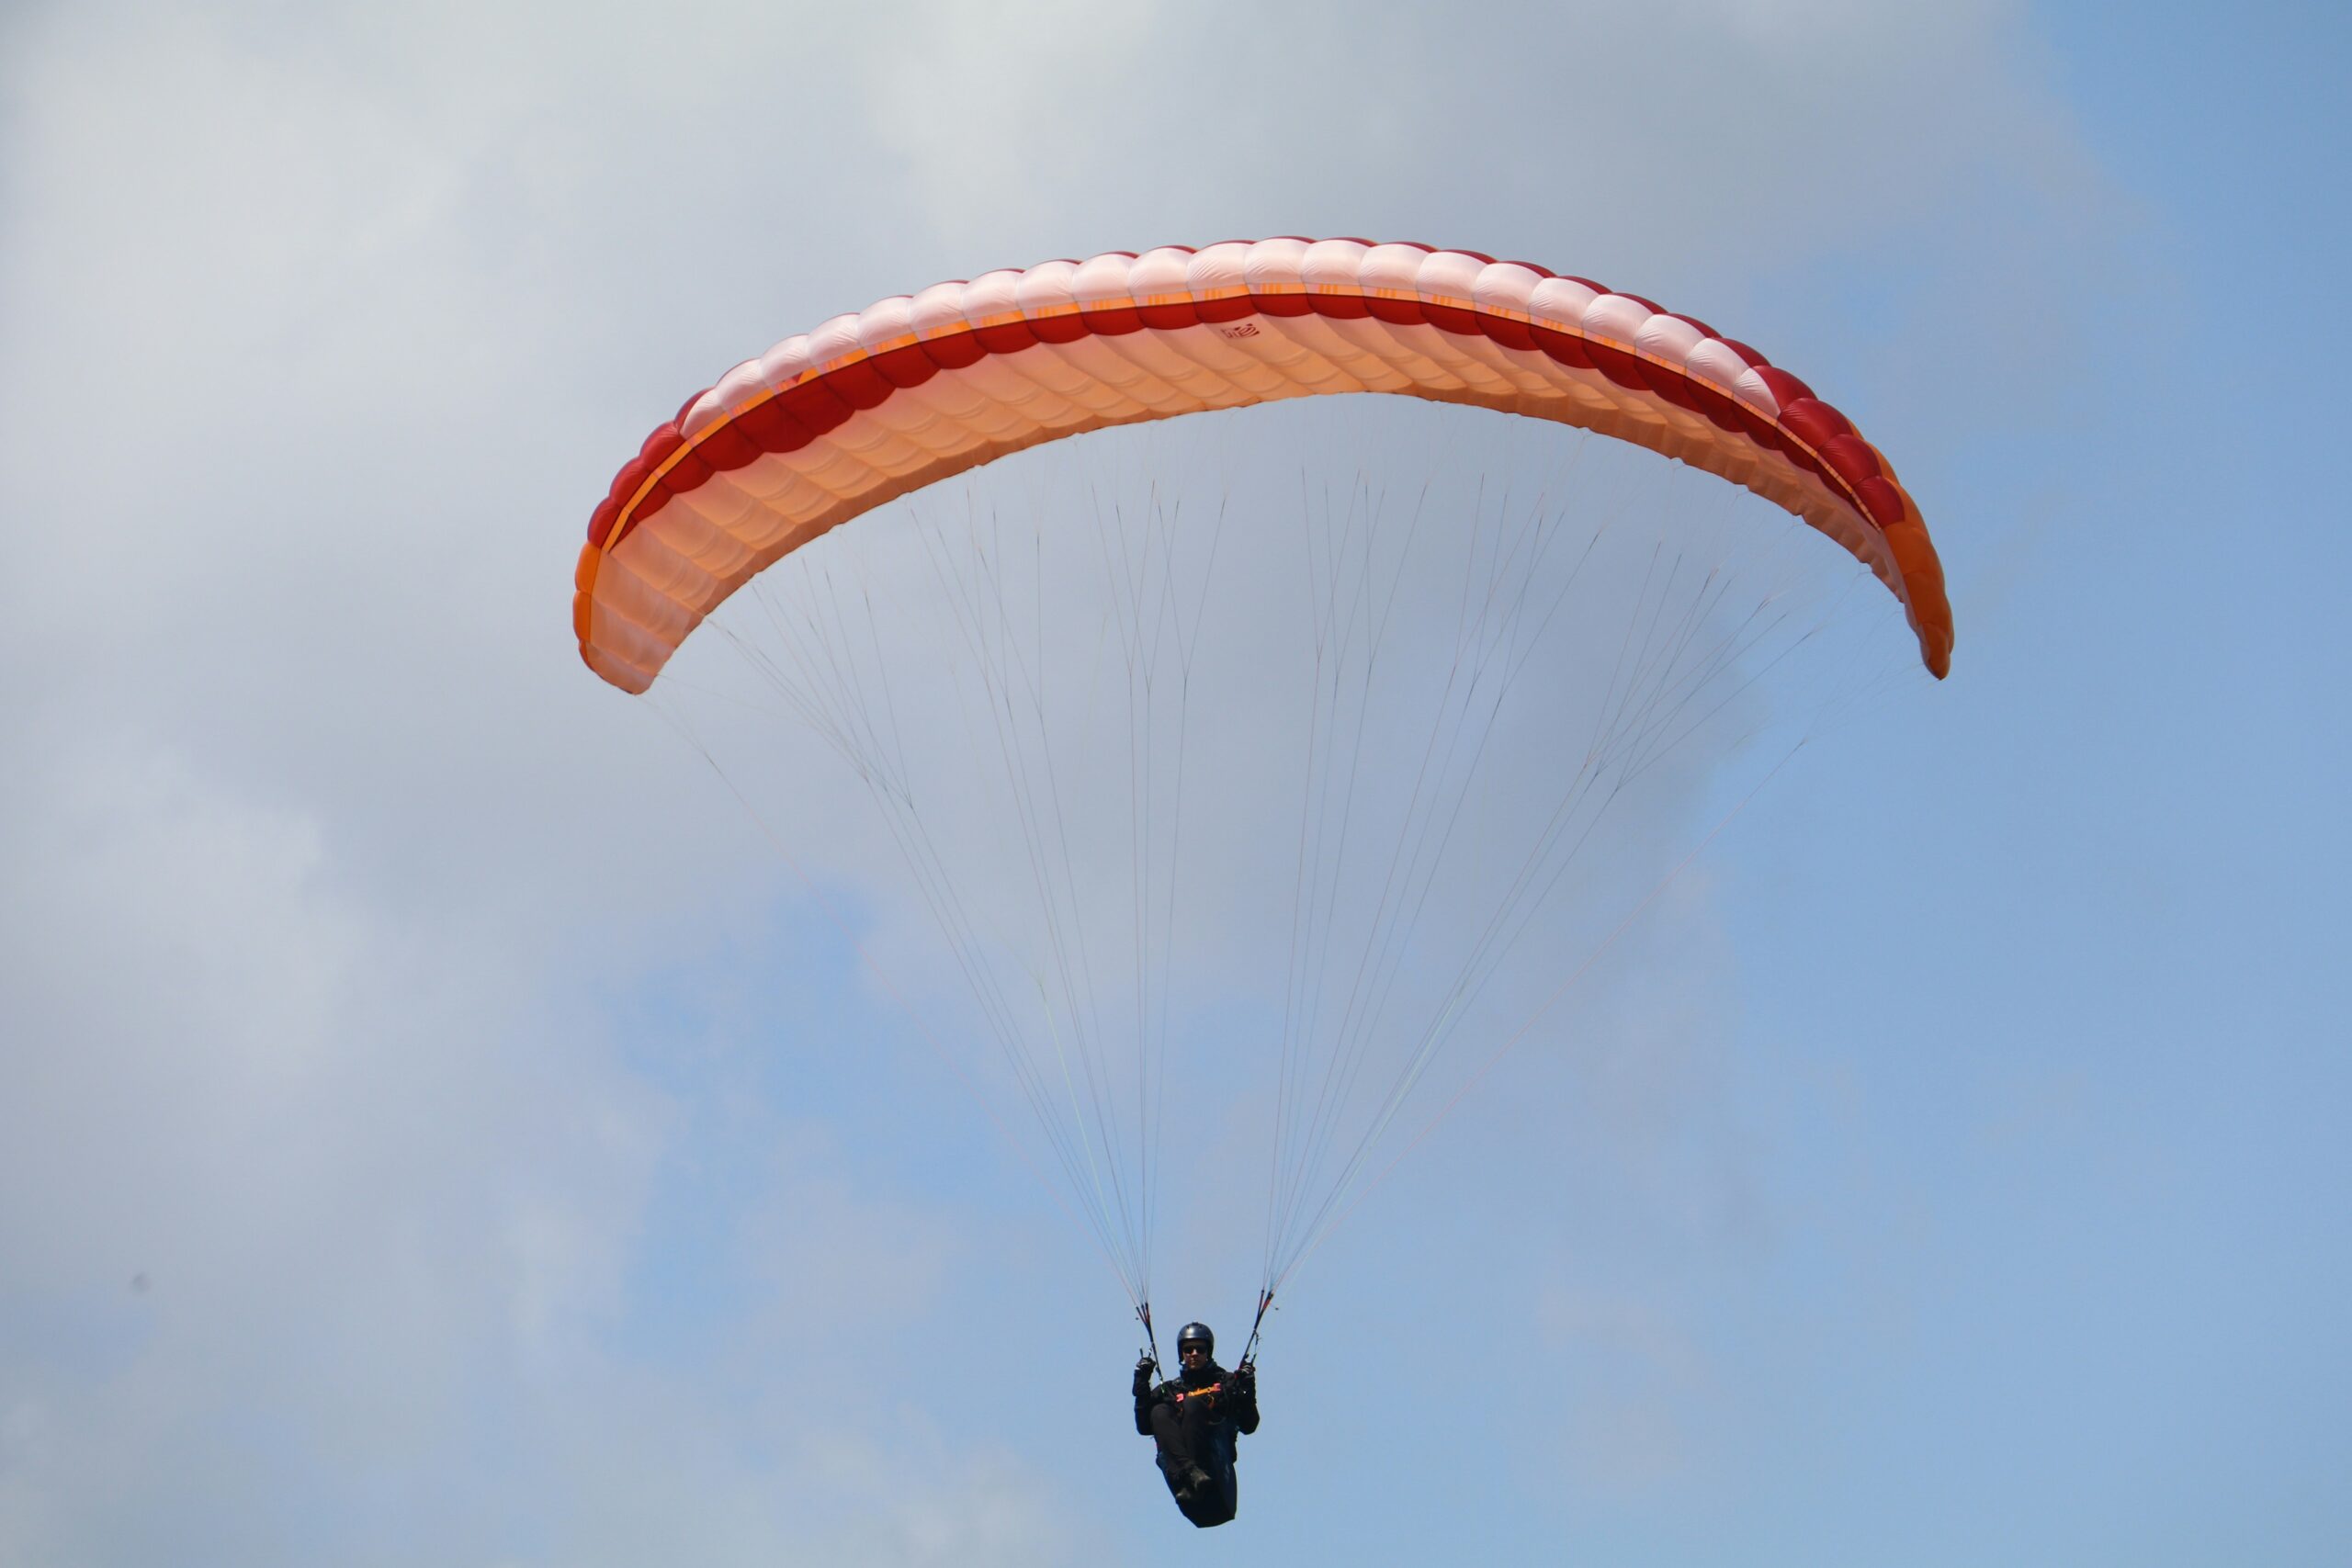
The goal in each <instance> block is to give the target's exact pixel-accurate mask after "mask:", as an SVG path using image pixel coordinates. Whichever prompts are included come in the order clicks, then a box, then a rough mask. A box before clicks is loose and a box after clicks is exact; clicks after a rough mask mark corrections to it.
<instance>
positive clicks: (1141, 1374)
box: [1135, 1356, 1159, 1399]
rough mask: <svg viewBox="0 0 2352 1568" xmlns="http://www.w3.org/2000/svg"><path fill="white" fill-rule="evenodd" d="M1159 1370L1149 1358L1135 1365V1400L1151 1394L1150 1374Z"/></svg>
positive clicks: (1155, 1363)
mask: <svg viewBox="0 0 2352 1568" xmlns="http://www.w3.org/2000/svg"><path fill="white" fill-rule="evenodd" d="M1156 1371H1159V1362H1158V1361H1155V1360H1153V1359H1151V1358H1150V1357H1149V1356H1146V1357H1145V1358H1144V1359H1141V1360H1139V1361H1137V1362H1136V1382H1135V1395H1136V1398H1137V1399H1141V1398H1142V1397H1143V1396H1144V1395H1145V1394H1147V1393H1150V1392H1151V1374H1152V1373H1154V1372H1156Z"/></svg>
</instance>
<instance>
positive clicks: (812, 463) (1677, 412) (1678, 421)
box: [572, 239, 1952, 692]
mask: <svg viewBox="0 0 2352 1568" xmlns="http://www.w3.org/2000/svg"><path fill="white" fill-rule="evenodd" d="M1329 392H1394V393H1400V394H1403V395H1405V396H1408V397H1418V398H1428V399H1431V400H1437V401H1442V402H1454V403H1471V404H1476V405H1477V406H1479V407H1483V408H1491V409H1497V410H1500V411H1503V412H1510V413H1518V414H1525V415H1528V416H1530V417H1532V418H1537V419H1548V420H1553V421H1556V422H1557V423H1562V424H1570V425H1575V426H1577V427H1579V428H1582V429H1586V430H1591V431H1595V432H1598V433H1600V434H1604V435H1610V436H1614V437H1616V438H1618V439H1620V440H1624V441H1630V442H1634V443H1637V444H1639V445H1641V446H1646V447H1649V448H1650V449H1652V450H1654V451H1657V452H1660V453H1664V454H1665V455H1667V456H1668V457H1677V458H1679V459H1681V460H1682V461H1684V462H1686V463H1689V464H1691V465H1692V466H1693V467H1695V468H1704V469H1706V470H1708V471H1709V472H1711V473H1714V474H1717V475H1720V476H1722V477H1723V478H1724V479H1729V480H1731V481H1732V482H1734V483H1736V484H1741V485H1745V486H1746V487H1747V488H1748V489H1749V490H1752V491H1756V492H1757V493H1758V494H1759V495H1762V496H1764V497H1766V498H1767V499H1769V500H1770V501H1772V502H1775V503H1776V504H1778V505H1780V506H1781V507H1783V508H1785V509H1787V510H1788V511H1789V512H1791V513H1794V514H1795V515H1796V516H1798V517H1801V518H1803V519H1804V521H1805V522H1807V523H1809V524H1811V525H1813V526H1815V528H1818V529H1820V530H1821V531H1822V532H1823V533H1824V534H1826V535H1828V536H1830V537H1831V538H1833V539H1835V540H1837V541H1838V544H1840V545H1842V546H1844V547H1846V549H1848V550H1849V551H1850V552H1851V553H1852V554H1853V555H1854V557H1855V558H1857V559H1858V560H1860V561H1861V562H1862V563H1863V564H1864V565H1866V566H1868V567H1869V568H1870V569H1871V571H1873V572H1874V573H1876V574H1877V576H1878V577H1879V579H1880V580H1881V581H1883V582H1884V583H1885V584H1886V586H1887V588H1888V589H1889V590H1890V591H1891V592H1894V595H1895V597H1896V598H1897V599H1898V600H1900V601H1901V602H1902V604H1903V606H1904V609H1905V614H1906V615H1908V617H1909V619H1910V623H1911V626H1912V629H1913V630H1914V631H1915V632H1916V633H1917V636H1918V639H1919V651H1920V657H1921V658H1922V659H1923V660H1925V662H1926V664H1927V666H1928V669H1929V670H1930V671H1934V672H1935V673H1936V674H1937V675H1942V674H1943V673H1945V671H1947V670H1948V669H1949V667H1950V665H1951V640H1952V633H1951V607H1950V606H1949V604H1947V603H1946V601H1945V597H1944V589H1943V571H1942V568H1941V566H1940V565H1939V562H1938V560H1937V558H1936V551H1935V547H1934V545H1933V544H1932V542H1930V540H1929V539H1928V531H1927V527H1926V525H1924V524H1923V523H1922V522H1921V521H1920V517H1919V511H1918V508H1917V506H1916V505H1915V504H1914V503H1913V502H1912V500H1911V497H1910V495H1909V494H1908V492H1906V491H1905V490H1904V488H1903V486H1902V484H1901V483H1900V482H1899V481H1898V480H1897V479H1895V477H1894V470H1893V468H1891V467H1890V466H1889V465H1888V464H1887V462H1886V460H1885V458H1884V457H1883V456H1882V455H1881V454H1880V453H1879V451H1878V449H1877V448H1876V447H1874V446H1871V444H1870V443H1869V442H1867V441H1865V440H1864V439H1862V437H1861V436H1860V434H1858V433H1857V432H1856V431H1855V429H1854V427H1853V425H1852V424H1851V423H1849V422H1848V421H1847V419H1846V418H1845V416H1844V415H1842V414H1840V413H1839V412H1838V411H1837V410H1836V409H1834V408H1832V407H1830V406H1829V405H1828V404H1827V403H1826V402H1823V401H1822V400H1820V399H1818V398H1816V397H1815V396H1814V395H1813V391H1812V389H1810V388H1808V387H1807V386H1806V385H1805V384H1804V382H1803V381H1800V380H1798V379H1797V378H1795V377H1794V376H1792V375H1790V374H1788V373H1787V372H1786V371H1784V370H1781V369H1780V368H1778V367H1775V366H1773V365H1771V364H1770V363H1769V362H1767V361H1766V360H1765V358H1764V356H1763V355H1759V354H1758V353H1757V352H1756V351H1755V350H1753V349H1751V348H1748V347H1747V345H1745V344H1741V343H1738V342H1736V341H1735V340H1733V339H1730V338H1727V337H1724V336H1723V335H1722V334H1720V333H1717V332H1715V331H1714V330H1713V328H1712V327H1709V326H1707V325H1706V324H1705V323H1704V322H1702V321H1693V320H1691V318H1689V317H1687V316H1678V315H1674V314H1671V313H1670V312H1668V311H1665V310H1660V309H1658V307H1657V306H1656V305H1654V304H1653V303H1651V302H1650V301H1649V300H1647V299H1641V298H1639V297H1638V296H1635V295H1630V294H1618V293H1612V292H1611V291H1610V290H1608V289H1606V288H1603V287H1601V286H1600V284H1597V283H1594V282H1591V281H1590V280H1589V279H1585V278H1577V277H1563V276H1556V275H1555V274H1552V273H1550V272H1547V271H1545V270H1544V268H1542V267H1538V266H1532V265H1526V264H1524V263H1519V262H1498V261H1495V260H1493V259H1492V258H1490V257H1487V256H1483V255H1478V254H1475V253H1471V252H1464V251H1440V250H1432V249H1430V248H1429V247H1428V246H1425V245H1415V244H1377V245H1375V244H1370V243H1365V242H1363V241H1359V240H1321V241H1309V240H1303V239H1277V240H1261V241H1258V242H1256V243H1243V242H1238V241H1236V242H1229V243H1223V244H1216V245H1211V246H1209V247H1207V248H1206V249H1204V250H1199V251H1194V250H1190V249H1186V248H1184V247H1182V246H1169V247H1164V248H1162V249H1159V250H1154V251H1147V252H1145V253H1143V254H1139V255H1138V254H1129V253H1125V252H1114V253H1112V254H1105V255H1099V256H1095V257H1093V258H1091V260H1088V261H1084V262H1070V261H1057V262H1047V263H1046V264H1045V265H1040V266H1034V267H1031V268H1029V269H1027V270H1026V271H1001V272H991V273H987V274H984V275H982V276H979V277H977V278H973V279H971V280H970V281H968V282H955V283H943V284H939V285H937V286H935V287H933V288H926V289H924V290H923V291H922V293H920V294H916V295H911V296H909V295H899V296H895V297H893V298H891V299H884V300H882V301H880V302H879V303H877V304H875V305H873V306H870V307H868V308H867V309H866V310H862V311H859V312H858V313H857V314H855V315H849V316H836V317H834V318H833V319H832V320H831V321H826V322H824V323H823V324H822V325H820V326H819V327H817V328H816V329H815V330H814V331H812V332H809V333H804V334H802V335H799V336H797V337H790V338H786V340H785V341H784V342H783V343H780V344H777V345H776V346H775V348H773V349H771V350H769V351H768V352H767V353H766V354H764V355H761V356H760V357H759V358H757V359H754V360H747V361H745V362H744V363H743V364H741V365H739V366H737V367H735V368H734V369H733V370H731V371H729V373H728V374H727V376H726V377H725V378H722V379H721V380H720V381H719V383H718V385H717V386H715V387H713V388H711V389H709V390H707V391H706V392H703V393H701V394H699V395H697V396H696V397H695V398H693V399H691V400H689V401H688V402H687V403H686V405H685V407H684V408H683V409H681V410H680V411H679V413H678V416H677V418H676V419H674V420H673V421H672V422H670V423H667V424H664V425H662V427H661V428H660V429H658V430H656V431H655V432H654V433H653V434H651V435H650V436H649V437H647V438H646V441H645V444H644V446H643V447H642V448H641V449H640V450H639V453H638V456H637V457H635V458H634V459H633V460H631V461H630V462H629V463H628V465H627V466H625V467H624V468H622V469H621V471H620V473H619V474H618V475H617V476H616V478H615V479H614V480H613V484H612V489H611V491H610V493H609V494H608V495H607V496H606V498H605V502H603V504H601V505H600V506H598V507H597V509H596V512H595V514H594V518H593V519H592V520H591V523H590V525H589V530H588V543H587V545H586V547H584V548H583V549H582V551H581V554H580V565H579V570H578V571H577V573H576V575H575V579H574V581H575V588H576V592H575V594H574V598H573V603H572V624H573V629H574V631H575V632H576V634H577V635H578V637H579V639H580V652H581V657H582V659H584V660H587V662H588V665H589V667H590V668H591V669H593V670H594V671H596V672H597V673H598V674H599V675H601V676H603V677H604V678H605V680H607V681H609V682H612V683H613V684H614V685H616V686H618V687H620V688H622V689H623V690H625V691H629V692H642V691H644V690H645V689H646V688H647V687H648V686H650V684H651V683H652V682H653V680H654V677H655V676H657V675H659V674H660V673H661V671H662V665H663V664H664V663H666V662H667V661H668V660H669V658H670V656H671V655H672V654H673V653H674V652H675V651H676V650H677V648H678V645H679V644H680V643H681V642H683V641H684V639H685V637H687V635H688V634H690V633H691V632H692V631H693V630H694V629H695V626H698V625H700V624H701V622H702V619H703V617H704V616H706V615H709V614H710V613H711V611H713V610H714V609H716V608H717V607H718V605H719V604H720V603H722V602H723V601H724V600H725V599H726V598H727V596H728V595H729V594H730V593H732V592H734V591H735V590H736V589H738V588H740V587H741V586H742V584H743V583H744V582H745V581H748V580H749V579H750V578H752V576H753V575H755V574H756V573H758V572H759V571H761V570H763V569H764V568H765V567H767V566H768V565H769V564H770V563H771V562H773V561H775V560H776V559H777V558H780V557H783V556H785V555H786V554H788V553H790V552H791V551H793V550H795V549H797V548H799V547H801V546H802V545H805V544H807V543H808V542H809V541H810V540H811V539H814V538H816V537H818V536H820V535H822V534H824V533H825V532H827V531H828V530H830V529H831V528H833V527H835V526H837V525H840V524H842V523H844V522H847V521H848V520H849V519H851V518H853V517H855V516H857V515H858V514H859V513H863V512H867V511H870V510H872V509H873V508H875V507H876V506H879V505H881V504H882V503H884V502H888V501H890V500H892V499H894V498H895V497H898V496H900V495H904V494H906V493H907V492H909V491H914V490H918V489H921V488H922V486H924V485H928V484H931V483H933V482H934V481H936V480H939V479H945V478H947V477H949V476H951V475H954V474H956V473H960V472H962V471H964V470H966V469H967V468H975V467H978V465H980V464H982V463H986V462H989V461H991V460H992V459H994V458H997V457H1002V456H1004V455H1005V454H1007V453H1010V452H1017V451H1020V450H1021V449H1023V447H1028V446H1036V445H1038V444H1039V443H1041V442H1046V441H1051V440H1054V439H1056V438H1057V437H1060V436H1065V435H1077V434H1082V433H1084V432H1086V431H1090V430H1100V429H1103V428H1104V427H1106V426H1109V425H1114V424H1131V423H1138V422H1141V421H1145V420H1155V419H1168V418H1172V417H1174V416H1176V415H1179V414H1186V413H1198V412H1206V411H1208V410H1212V409H1228V408H1239V407H1242V406H1245V405H1247V404H1251V403H1261V402H1270V401H1272V400H1276V399H1280V398H1296V397H1309V396H1314V395H1317V394H1321V393H1329Z"/></svg>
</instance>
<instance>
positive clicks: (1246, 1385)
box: [1233, 1361, 1258, 1399]
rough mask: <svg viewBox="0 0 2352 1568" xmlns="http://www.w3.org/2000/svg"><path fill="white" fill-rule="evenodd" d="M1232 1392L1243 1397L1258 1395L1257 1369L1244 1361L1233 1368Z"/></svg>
mask: <svg viewBox="0 0 2352 1568" xmlns="http://www.w3.org/2000/svg"><path fill="white" fill-rule="evenodd" d="M1233 1392H1234V1393H1237V1394H1238V1395H1239V1396H1240V1397H1241V1398H1243V1399H1255V1398H1257V1397H1258V1369H1257V1368H1255V1367H1253V1366H1251V1365H1250V1363H1249V1362H1247V1361H1244V1362H1242V1363H1241V1365H1239V1366H1238V1367H1236V1368H1234V1369H1233Z"/></svg>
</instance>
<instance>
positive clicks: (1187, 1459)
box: [1151, 1400, 1238, 1529]
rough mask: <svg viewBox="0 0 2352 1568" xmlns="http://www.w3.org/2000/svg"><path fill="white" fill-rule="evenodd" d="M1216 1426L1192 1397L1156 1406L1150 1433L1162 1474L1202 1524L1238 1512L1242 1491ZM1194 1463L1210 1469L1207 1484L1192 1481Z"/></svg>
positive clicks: (1190, 1514)
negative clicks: (1222, 1450) (1202, 1485)
mask: <svg viewBox="0 0 2352 1568" xmlns="http://www.w3.org/2000/svg"><path fill="white" fill-rule="evenodd" d="M1213 1425H1214V1423H1212V1422H1211V1420H1210V1419H1209V1416H1208V1414H1207V1412H1206V1411H1204V1410H1203V1409H1201V1408H1199V1407H1198V1406H1197V1405H1195V1404H1193V1402H1192V1401H1190V1400H1187V1401H1185V1403H1184V1404H1182V1405H1176V1404H1155V1405H1153V1406H1152V1407H1151V1438H1152V1441H1153V1442H1154V1443H1155V1444H1157V1445H1158V1446H1159V1461H1158V1462H1159V1473H1160V1474H1162V1475H1164V1476H1166V1477H1167V1478H1168V1490H1169V1491H1170V1493H1172V1494H1174V1495H1175V1497H1176V1506H1177V1507H1179V1508H1181V1509H1182V1510H1183V1514H1184V1517H1186V1518H1188V1519H1190V1520H1192V1521H1193V1524H1195V1525H1197V1526H1199V1527H1200V1528H1201V1529H1207V1528H1208V1527H1210V1526H1211V1525H1221V1524H1224V1523H1225V1522H1226V1521H1227V1520H1228V1519H1230V1518H1232V1517H1233V1513H1234V1506H1235V1501H1236V1497H1235V1494H1236V1492H1237V1490H1238V1488H1237V1487H1236V1486H1235V1484H1234V1475H1233V1466H1232V1464H1231V1463H1230V1461H1227V1459H1226V1456H1225V1455H1224V1453H1222V1452H1221V1451H1220V1450H1221V1449H1222V1447H1223V1445H1221V1444H1219V1443H1218V1442H1217V1441H1216V1437H1215V1435H1214V1433H1213V1431H1212V1427H1213ZM1194 1466H1198V1467H1199V1468H1200V1469H1202V1470H1204V1471H1206V1472H1208V1476H1209V1484H1208V1485H1207V1486H1206V1487H1202V1488H1193V1487H1191V1486H1190V1485H1189V1484H1188V1482H1189V1480H1190V1478H1191V1475H1192V1472H1193V1467H1194Z"/></svg>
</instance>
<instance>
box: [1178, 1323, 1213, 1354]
mask: <svg viewBox="0 0 2352 1568" xmlns="http://www.w3.org/2000/svg"><path fill="white" fill-rule="evenodd" d="M1187 1345H1198V1346H1199V1347H1200V1348H1202V1349H1204V1350H1205V1351H1207V1352H1209V1354H1211V1355H1215V1354H1216V1335H1215V1334H1214V1333H1212V1332H1211V1331H1210V1329H1209V1325H1207V1324H1205V1323H1188V1324H1186V1325H1184V1326H1183V1327H1182V1328H1180V1329H1178V1330H1177V1331H1176V1353H1177V1354H1178V1355H1179V1356H1181V1355H1182V1354H1183V1353H1184V1347H1185V1346H1187Z"/></svg>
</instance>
